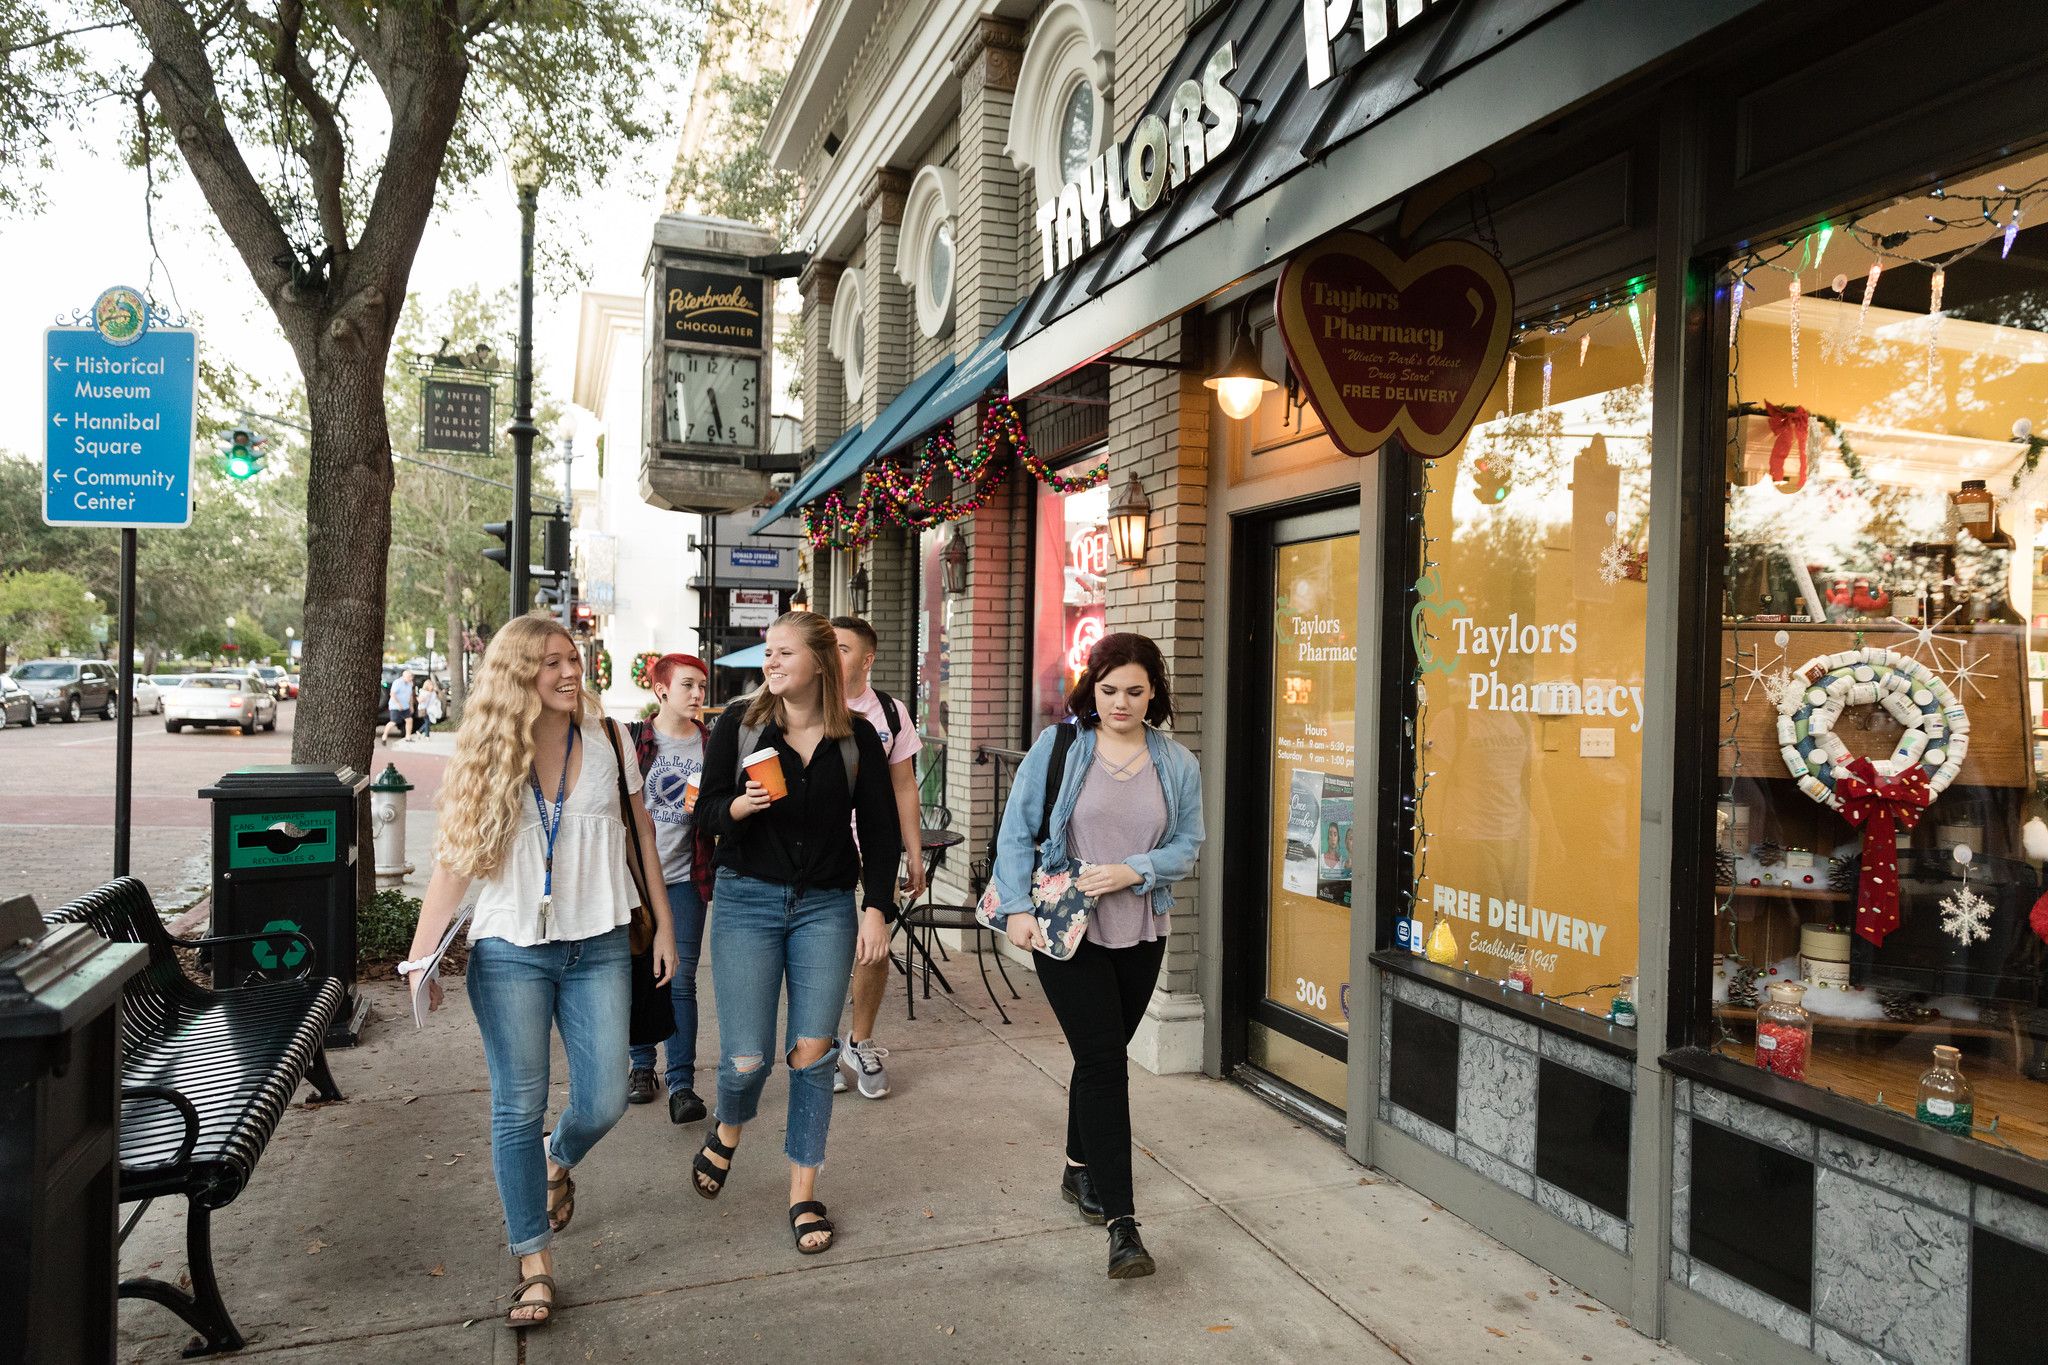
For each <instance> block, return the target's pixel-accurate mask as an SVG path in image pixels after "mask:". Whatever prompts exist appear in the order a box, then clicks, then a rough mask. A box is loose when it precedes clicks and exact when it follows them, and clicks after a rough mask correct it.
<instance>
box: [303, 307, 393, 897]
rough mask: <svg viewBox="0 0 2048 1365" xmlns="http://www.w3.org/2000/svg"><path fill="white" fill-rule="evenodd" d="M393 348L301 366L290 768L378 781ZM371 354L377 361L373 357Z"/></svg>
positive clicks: (325, 340)
mask: <svg viewBox="0 0 2048 1365" xmlns="http://www.w3.org/2000/svg"><path fill="white" fill-rule="evenodd" d="M386 349H387V348H386V346H381V345H373V346H370V347H363V346H360V345H355V344H348V343H344V342H339V341H336V340H334V339H330V338H329V337H326V336H323V337H322V338H321V339H320V342H319V345H318V349H317V351H316V353H315V356H314V362H315V363H314V364H312V365H308V366H305V379H306V399H307V406H308V408H309V411H310V415H311V418H312V426H313V435H312V457H311V462H310V466H309V468H308V472H307V478H306V604H305V640H306V643H305V649H304V653H303V656H302V659H301V662H302V665H303V666H302V669H301V672H302V673H303V675H304V677H305V679H306V683H307V686H306V688H305V691H304V693H303V695H302V699H301V700H300V702H299V706H298V711H297V714H296V716H295V718H294V720H293V723H292V761H293V762H294V763H311V764H318V765H320V766H321V767H327V768H333V767H341V766H344V765H345V766H347V767H350V768H353V769H355V770H356V771H357V772H359V773H368V772H371V771H372V769H371V766H370V763H371V760H370V753H371V748H372V745H373V743H374V740H373V738H372V736H373V732H374V726H375V722H374V720H373V716H374V714H375V712H376V709H377V683H378V680H379V677H380V674H381V665H382V663H383V658H384V569H385V564H386V561H387V557H388V556H389V554H390V550H391V432H390V428H389V427H388V426H387V425H386V421H385V415H384V358H385V357H384V352H385V350H386ZM369 351H374V352H375V354H369V353H367V352H369ZM369 816H370V810H369V795H368V793H367V792H366V793H364V795H363V798H362V800H361V801H359V802H358V803H357V811H356V829H357V835H358V837H357V847H358V852H357V863H356V866H357V868H358V870H359V875H358V877H357V903H358V905H359V906H367V905H368V904H369V901H370V898H371V896H372V895H374V894H375V892H376V879H375V878H374V877H372V876H371V875H370V869H372V868H374V867H375V866H376V865H377V857H376V849H375V846H374V844H373V842H372V837H371V835H372V826H371V822H370V818H369Z"/></svg>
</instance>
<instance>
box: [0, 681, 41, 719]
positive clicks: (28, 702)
mask: <svg viewBox="0 0 2048 1365" xmlns="http://www.w3.org/2000/svg"><path fill="white" fill-rule="evenodd" d="M40 719H42V708H41V707H39V706H37V705H36V699H35V698H34V697H31V696H30V695H29V694H28V689H27V688H25V687H23V686H22V685H21V684H20V683H18V682H16V681H15V680H14V679H13V678H11V677H9V676H8V675H7V674H5V673H0V730H5V729H6V728H7V727H8V726H10V725H34V724H35V723H36V722H37V721H38V720H40Z"/></svg>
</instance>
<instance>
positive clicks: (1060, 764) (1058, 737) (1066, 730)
mask: <svg viewBox="0 0 2048 1365" xmlns="http://www.w3.org/2000/svg"><path fill="white" fill-rule="evenodd" d="M1054 729H1056V730H1057V731H1058V732H1059V733H1057V734H1055V735H1054V736H1053V737H1052V766H1051V767H1049V768H1047V769H1046V770H1045V809H1044V810H1043V811H1041V812H1040V813H1039V816H1038V839H1037V843H1039V844H1043V843H1044V842H1045V841H1046V840H1047V839H1049V838H1051V837H1052V808H1053V803H1054V802H1056V801H1058V800H1059V799H1060V785H1061V784H1062V783H1063V782H1065V781H1066V777H1067V750H1069V749H1071V748H1073V747H1074V733H1075V731H1077V730H1078V729H1080V727H1079V726H1077V725H1071V724H1068V723H1067V722H1066V721H1061V722H1060V723H1059V724H1058V725H1057V726H1055V727H1054Z"/></svg>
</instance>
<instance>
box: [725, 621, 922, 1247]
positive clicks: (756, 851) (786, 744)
mask: <svg viewBox="0 0 2048 1365" xmlns="http://www.w3.org/2000/svg"><path fill="white" fill-rule="evenodd" d="M766 650H767V663H766V667H765V669H764V670H763V671H764V673H765V676H766V678H767V682H766V684H765V685H764V686H763V687H762V689H761V690H760V691H759V692H757V693H755V694H754V695H753V696H752V697H750V698H747V699H746V700H745V701H744V702H743V703H741V702H735V703H734V704H733V705H732V706H731V707H729V708H728V709H727V710H726V712H725V714H724V715H722V716H720V717H719V718H718V724H717V725H716V726H715V727H713V729H712V731H711V745H710V750H709V752H708V753H707V755H706V756H705V760H704V787H703V791H702V793H701V795H699V797H698V799H697V811H698V816H699V818H700V819H702V820H703V821H704V823H705V824H706V825H707V826H708V827H709V828H710V831H711V833H712V834H714V835H717V836H718V839H719V844H718V877H717V880H716V881H715V882H714V884H713V886H714V889H713V897H714V899H715V900H716V902H717V906H718V913H717V914H716V915H714V916H713V917H712V921H711V972H712V982H713V985H714V986H715V988H716V991H717V995H718V1035H719V1036H718V1041H719V1047H720V1051H721V1054H722V1055H721V1056H720V1058H719V1063H718V1114H717V1118H718V1124H717V1128H716V1129H715V1131H713V1132H712V1133H710V1134H709V1135H707V1137H706V1138H705V1141H704V1146H703V1148H702V1150H700V1151H699V1152H698V1154H697V1156H696V1158H695V1160H694V1161H692V1162H691V1166H692V1168H693V1171H694V1175H693V1181H694V1184H695V1186H696V1189H697V1193H699V1194H701V1195H703V1196H704V1197H705V1198H706V1199H716V1198H717V1197H718V1194H719V1191H720V1190H722V1189H723V1188H724V1187H725V1181H726V1177H727V1176H728V1175H729V1174H730V1173H731V1170H732V1160H733V1153H734V1151H735V1144H737V1143H738V1142H739V1139H740V1131H741V1129H742V1128H743V1127H744V1126H745V1125H746V1124H747V1123H748V1122H750V1121H751V1120H752V1119H753V1117H754V1114H755V1112H756V1111H757V1110H758V1109H759V1107H760V1102H761V1088H762V1086H763V1085H765V1084H766V1082H767V1079H768V1071H769V1067H770V1064H771V1063H772V1061H773V1058H774V1053H773V1051H772V1049H773V1048H774V1047H775V1016H776V1005H777V998H778V997H779V996H780V995H781V994H782V991H783V983H784V982H785V981H787V983H788V991H789V1019H788V1024H787V1027H786V1029H785V1031H784V1037H783V1044H782V1049H783V1060H784V1061H785V1063H786V1064H787V1065H788V1067H789V1119H788V1124H787V1127H786V1129H785V1132H784V1140H783V1150H784V1152H785V1153H786V1154H787V1155H788V1157H789V1225H790V1232H791V1234H792V1236H794V1237H795V1239H796V1245H797V1250H798V1251H800V1252H802V1253H803V1254H804V1255H807V1256H809V1255H815V1254H816V1253H818V1252H821V1251H824V1250H825V1249H826V1248H827V1247H829V1246H831V1245H832V1237H833V1231H834V1230H833V1226H832V1222H831V1220H830V1219H828V1218H827V1217H826V1216H825V1212H826V1210H825V1206H824V1204H822V1203H820V1202H819V1201H818V1200H817V1199H816V1198H815V1197H814V1196H815V1194H816V1193H817V1181H818V1167H819V1166H821V1165H823V1164H824V1161H825V1139H826V1135H827V1133H828V1131H829V1130H830V1128H831V1123H832V1077H833V1074H834V1073H835V1072H836V1071H837V1070H838V1067H839V1058H838V1049H837V1048H835V1047H834V1046H833V1043H834V1040H835V1039H836V1038H837V1036H838V1032H839V1015H840V1011H841V1010H843V1009H844V1008H845V1007H846V987H847V978H848V974H849V973H850V972H851V971H852V969H853V964H854V962H855V960H856V959H858V960H859V961H861V962H869V963H872V962H879V961H881V960H882V959H883V958H884V957H886V956H887V955H888V952H889V925H890V923H891V922H893V921H894V919H895V917H896V886H895V882H896V860H897V859H898V858H899V857H901V856H902V849H901V848H900V847H899V844H900V836H899V834H898V832H897V823H896V807H895V800H894V797H893V795H892V794H891V792H890V789H889V756H888V754H887V753H886V752H885V751H884V750H883V748H882V741H881V738H880V736H878V735H876V734H875V728H874V726H872V725H870V724H868V722H867V721H866V720H864V719H863V718H861V717H860V716H857V715H854V714H853V713H852V712H851V711H849V710H847V707H846V696H845V693H844V691H843V689H842V685H841V681H840V665H839V640H838V637H837V636H835V635H834V634H833V633H832V623H831V622H830V621H827V620H826V619H825V618H824V617H822V616H819V615H818V614H816V613H815V612H808V611H798V612H790V613H789V614H787V615H785V616H783V617H781V618H780V619H779V620H777V621H776V623H775V624H774V625H773V626H771V627H769V630H768V640H767V645H766ZM743 768H744V771H743V770H742V769H743ZM856 825H858V827H859V831H860V844H859V846H858V847H856V846H855V844H854V829H855V826H856ZM863 853H865V855H866V856H865V858H863V856H862V855H863ZM857 890H858V894H857Z"/></svg>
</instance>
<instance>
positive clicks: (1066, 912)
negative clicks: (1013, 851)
mask: <svg viewBox="0 0 2048 1365" xmlns="http://www.w3.org/2000/svg"><path fill="white" fill-rule="evenodd" d="M1087 867H1088V864H1086V863H1083V862H1069V863H1068V865H1067V866H1066V867H1065V868H1062V869H1061V870H1059V871H1056V872H1055V871H1049V870H1047V869H1046V868H1043V867H1039V868H1033V869H1032V872H1031V913H1032V916H1033V917H1034V918H1035V919H1037V921H1038V928H1039V930H1040V932H1042V933H1043V934H1044V935H1045V946H1044V947H1043V948H1040V949H1039V950H1038V951H1039V952H1041V953H1044V954H1045V955H1046V956H1047V957H1050V958H1054V959H1056V960H1058V961H1061V962H1064V961H1066V960H1067V959H1068V958H1070V957H1072V956H1073V955H1074V952H1075V950H1076V949H1078V948H1079V947H1080V946H1081V938H1082V936H1083V935H1085V934H1086V933H1087V932H1088V920H1089V917H1090V916H1092V915H1093V914H1094V913H1095V897H1093V896H1091V895H1089V894H1088V893H1087V892H1085V891H1083V890H1082V889H1081V887H1080V885H1079V883H1080V878H1081V873H1082V872H1084V871H1086V870H1087ZM997 908H998V906H997V904H996V894H995V887H994V886H993V885H991V886H990V887H989V888H988V889H987V890H986V891H984V892H982V893H981V903H980V904H978V905H977V906H975V908H974V917H975V918H976V919H978V920H980V921H981V923H982V926H983V927H984V928H988V929H993V930H996V931H997V932H998V933H1000V932H1001V928H1000V926H999V925H998V924H997V923H996V921H995V919H994V915H995V912H996V910H997Z"/></svg>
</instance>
